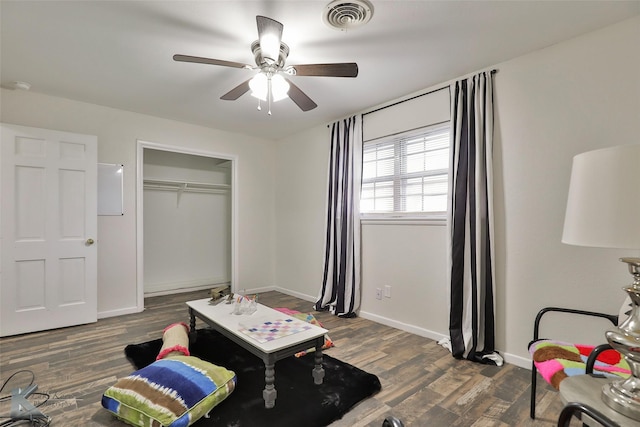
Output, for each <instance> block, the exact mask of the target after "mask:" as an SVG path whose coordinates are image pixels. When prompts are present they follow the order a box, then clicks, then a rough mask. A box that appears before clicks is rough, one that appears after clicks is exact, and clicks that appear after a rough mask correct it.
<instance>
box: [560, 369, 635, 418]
mask: <svg viewBox="0 0 640 427" xmlns="http://www.w3.org/2000/svg"><path fill="white" fill-rule="evenodd" d="M611 381H615V379H614V378H607V377H594V376H591V375H575V376H571V377H568V378H565V379H564V380H562V382H561V383H560V398H561V399H562V402H563V403H564V404H565V405H566V404H567V403H569V402H578V403H582V404H584V405H587V406H590V407H592V408H593V409H595V410H597V411H598V412H600V413H602V414H603V415H604V416H605V417H607V418H609V419H610V420H611V421H613V422H615V423H617V424H619V425H620V426H625V427H626V426H629V427H640V421H636V420H634V419H632V418H629V417H627V416H625V415H623V414H621V413H620V412H617V411H615V410H613V409H611V408H610V407H609V406H607V404H606V403H604V401H603V400H602V387H603V386H604V385H605V384H607V383H610V382H611ZM587 418H588V417H586V416H584V415H583V420H582V422H583V423H584V424H585V425H588V426H600V425H601V424H600V423H598V422H596V421H593V420H590V419H587Z"/></svg>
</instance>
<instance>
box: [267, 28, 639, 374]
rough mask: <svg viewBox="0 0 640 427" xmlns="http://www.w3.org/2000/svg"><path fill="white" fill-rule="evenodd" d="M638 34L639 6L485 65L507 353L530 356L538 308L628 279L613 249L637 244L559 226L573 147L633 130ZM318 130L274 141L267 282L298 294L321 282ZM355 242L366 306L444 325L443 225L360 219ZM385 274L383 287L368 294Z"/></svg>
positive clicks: (593, 332) (324, 140)
mask: <svg viewBox="0 0 640 427" xmlns="http://www.w3.org/2000/svg"><path fill="white" fill-rule="evenodd" d="M638 40H640V17H638V18H635V19H632V20H628V21H625V22H622V23H619V24H616V25H613V26H610V27H607V28H604V29H602V30H599V31H596V32H593V33H590V34H586V35H584V36H581V37H578V38H576V39H573V40H570V41H567V42H564V43H560V44H557V45H554V46H551V47H549V48H546V49H543V50H540V51H537V52H534V53H532V54H529V55H526V56H522V57H519V58H516V59H513V60H511V61H507V62H505V63H502V64H497V65H496V68H497V69H498V70H499V71H498V73H497V74H496V75H495V76H494V79H495V80H494V81H495V102H496V120H495V150H494V167H495V171H494V174H495V177H494V178H495V203H496V236H495V237H496V258H497V259H496V282H497V283H496V294H497V297H496V303H497V305H496V321H497V330H496V333H497V347H498V350H499V351H500V352H502V353H504V354H505V356H506V360H507V361H508V362H512V363H516V364H519V365H521V366H528V363H529V358H528V353H527V343H528V342H529V340H530V339H531V336H532V326H533V319H534V317H535V314H536V313H537V311H538V310H539V309H540V308H542V307H544V306H550V305H559V306H573V307H579V308H583V309H593V310H598V311H607V312H612V313H617V312H618V309H619V306H620V304H621V302H622V299H623V297H624V294H623V292H622V291H621V290H620V288H621V287H622V286H624V285H627V284H628V283H630V276H629V274H628V272H627V270H626V268H625V266H624V265H623V264H622V263H620V262H618V260H617V259H618V257H620V256H624V255H626V256H638V255H639V253H638V252H636V253H635V254H634V253H630V252H633V251H620V250H610V249H594V248H583V247H574V246H569V245H564V244H562V243H561V242H560V239H561V233H562V226H563V221H564V209H565V203H566V202H565V199H566V195H567V189H568V183H569V175H570V170H571V161H572V157H573V156H574V155H576V154H578V153H581V152H584V151H588V150H591V149H595V148H601V147H607V146H615V145H622V144H629V143H640V140H639V139H638V135H640V120H639V119H640V80H639V79H638V76H639V75H640V50H638V49H637V43H638ZM430 89H435V88H427V89H425V92H427V91H429V90H430ZM328 142H329V137H328V132H327V131H326V128H325V127H324V126H323V127H319V128H315V129H310V130H309V131H307V132H303V133H300V134H298V135H295V136H292V137H290V138H287V139H284V140H283V141H280V142H279V144H278V147H277V150H278V151H277V156H276V158H277V168H276V170H277V177H276V184H277V194H276V198H277V205H276V218H277V225H276V229H277V231H278V232H277V246H276V247H277V256H276V283H277V284H278V286H282V287H283V288H286V289H288V290H291V291H293V292H294V293H295V294H297V295H299V296H304V295H306V296H308V297H309V298H310V297H312V296H313V297H315V295H317V293H318V290H319V288H320V286H321V282H322V260H323V244H324V213H325V211H324V197H325V191H326V171H327V167H326V165H327V155H328V149H329V148H328ZM294 178H295V179H294ZM307 184H308V185H307ZM362 242H363V273H362V277H363V300H362V311H363V314H364V315H365V316H367V317H371V318H376V319H378V320H381V321H387V322H388V323H389V324H394V325H396V326H400V327H402V328H404V329H408V330H412V331H414V332H417V333H421V334H423V335H425V336H432V337H433V336H437V335H448V315H447V308H446V305H447V300H448V297H447V283H446V277H447V259H448V258H447V254H446V227H438V226H430V225H388V226H384V225H364V226H363V236H362ZM396 276H399V277H398V278H397V279H395V278H396ZM393 280H395V282H394V281H393ZM385 284H391V285H392V297H391V298H390V299H387V298H383V299H382V300H376V299H375V297H374V292H375V288H376V287H379V286H384V285H385ZM310 299H311V298H310ZM555 320H556V321H557V320H558V319H557V318H556V319H555ZM606 327H607V325H605V324H603V323H601V322H595V323H591V324H590V325H589V326H588V327H586V328H585V327H582V328H580V329H582V333H576V332H575V331H577V329H578V327H577V325H575V322H573V321H570V320H569V321H566V320H563V321H562V322H561V323H560V322H555V323H554V322H551V323H547V324H545V325H543V333H545V332H546V333H547V335H549V336H554V337H559V338H567V339H569V338H577V339H579V340H582V341H584V342H597V343H600V342H603V341H604V337H603V331H604V329H605V328H606ZM567 331H571V333H569V332H567Z"/></svg>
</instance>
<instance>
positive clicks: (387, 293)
mask: <svg viewBox="0 0 640 427" xmlns="http://www.w3.org/2000/svg"><path fill="white" fill-rule="evenodd" d="M384 296H385V297H387V298H391V286H389V285H387V286H385V287H384Z"/></svg>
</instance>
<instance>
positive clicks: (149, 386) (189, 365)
mask: <svg viewBox="0 0 640 427" xmlns="http://www.w3.org/2000/svg"><path fill="white" fill-rule="evenodd" d="M235 385H236V375H235V373H234V372H233V371H229V370H227V369H226V368H223V367H221V366H216V365H214V364H212V363H209V362H207V361H204V360H202V359H199V358H197V357H194V356H174V357H169V358H165V359H161V360H157V361H155V362H154V363H152V364H150V365H148V366H146V367H144V368H142V369H140V370H138V371H135V372H133V373H132V374H131V375H129V376H127V377H125V378H122V379H120V380H118V381H117V382H116V383H115V384H114V385H113V386H111V387H109V389H107V391H105V393H104V395H103V396H102V406H103V407H104V408H105V409H107V410H108V411H110V412H112V413H113V414H114V415H115V416H116V417H117V418H119V419H120V420H122V421H124V422H126V423H128V424H131V425H135V426H143V427H152V426H153V427H155V426H165V427H166V426H170V427H186V426H189V425H191V424H193V423H194V422H196V421H197V420H198V419H200V418H201V417H202V416H204V415H206V414H208V413H209V411H211V409H212V408H213V407H215V406H216V405H217V404H218V403H220V402H222V401H223V400H224V399H225V398H226V397H227V396H229V394H231V392H233V390H234V388H235Z"/></svg>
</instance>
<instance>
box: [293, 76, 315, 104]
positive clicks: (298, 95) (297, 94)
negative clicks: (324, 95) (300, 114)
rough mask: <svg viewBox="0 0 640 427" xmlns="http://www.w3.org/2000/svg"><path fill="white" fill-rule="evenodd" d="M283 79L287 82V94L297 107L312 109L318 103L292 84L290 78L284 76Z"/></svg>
mask: <svg viewBox="0 0 640 427" xmlns="http://www.w3.org/2000/svg"><path fill="white" fill-rule="evenodd" d="M285 80H287V82H288V83H289V92H288V94H287V95H288V96H289V98H291V100H292V101H293V102H295V103H296V105H297V106H298V107H300V109H301V110H302V111H309V110H313V109H314V108H316V107H317V106H318V104H316V103H315V102H313V100H312V99H311V98H309V97H308V96H307V94H306V93H304V92H303V91H302V90H301V89H300V88H299V87H298V86H296V85H294V84H293V83H292V82H291V80H289V79H287V78H285Z"/></svg>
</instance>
